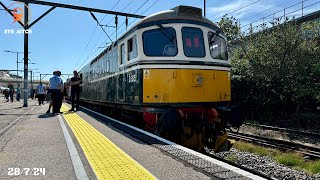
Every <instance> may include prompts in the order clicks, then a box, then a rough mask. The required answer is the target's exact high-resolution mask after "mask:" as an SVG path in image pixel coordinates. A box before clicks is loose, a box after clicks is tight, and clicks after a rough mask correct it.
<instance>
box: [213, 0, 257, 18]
mask: <svg viewBox="0 0 320 180" xmlns="http://www.w3.org/2000/svg"><path fill="white" fill-rule="evenodd" d="M259 1H261V0H257V1H254V2H252V3H250V4H247V5H245V6H242V7H240V8H238V9H236V10H233V11H231V12H229V13H226V14H227V15H230V14H233V13H235V12H237V11H240V10H242V9H245V8H247V7H249V6H251V5H253V4H256V3H258V2H259ZM222 17H223V16H221V17H219V18H216V19H214V20H213V21H216V20H218V19H221V18H222Z"/></svg>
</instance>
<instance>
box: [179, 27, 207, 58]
mask: <svg viewBox="0 0 320 180" xmlns="http://www.w3.org/2000/svg"><path fill="white" fill-rule="evenodd" d="M181 32H182V39H183V50H184V54H185V55H186V56H187V57H204V56H205V55H206V53H205V49H204V40H203V33H202V30H201V29H199V28H193V27H183V28H182V29H181Z"/></svg>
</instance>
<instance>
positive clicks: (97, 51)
mask: <svg viewBox="0 0 320 180" xmlns="http://www.w3.org/2000/svg"><path fill="white" fill-rule="evenodd" d="M148 1H149V0H146V1H144V3H142V4H141V5H140V7H139V8H138V9H137V10H135V11H134V12H133V14H135V13H137V12H138V11H139V10H140V9H141V8H142V7H143V6H144V5H145V4H146V3H147V2H148ZM158 1H159V0H157V1H156V2H155V3H153V5H151V6H149V8H148V9H150V8H151V7H152V6H154V5H155V4H156V3H157V2H158ZM127 6H128V5H127ZM125 8H126V7H125ZM125 8H124V9H125ZM148 9H147V10H148ZM144 12H146V11H144ZM144 12H143V13H144ZM143 13H141V15H143ZM124 24H125V22H124V23H123V24H121V25H120V26H119V28H121V27H122V26H123V25H124ZM124 29H125V28H124ZM124 29H123V30H122V31H121V32H123V31H124ZM121 32H120V33H121ZM120 33H119V34H120ZM114 34H115V31H114V32H113V33H112V34H111V35H110V36H111V37H112V36H113V35H114ZM106 43H107V41H104V42H103V43H102V44H101V45H100V46H103V45H105V44H106ZM99 50H100V51H99ZM102 51H103V49H102V50H101V49H99V48H96V50H95V51H94V52H95V55H94V56H93V57H95V56H97V55H98V54H100V53H101V52H102ZM90 57H92V56H90ZM88 59H89V57H88V58H87V60H88ZM91 59H92V58H91ZM87 60H86V61H87Z"/></svg>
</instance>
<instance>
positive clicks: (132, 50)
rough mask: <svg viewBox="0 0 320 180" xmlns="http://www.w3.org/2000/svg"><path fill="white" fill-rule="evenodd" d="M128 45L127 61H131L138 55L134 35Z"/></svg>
mask: <svg viewBox="0 0 320 180" xmlns="http://www.w3.org/2000/svg"><path fill="white" fill-rule="evenodd" d="M127 44H128V55H127V56H128V61H130V60H131V59H134V58H136V57H137V55H138V50H137V36H136V35H134V36H133V37H132V38H130V39H129V40H128V42H127Z"/></svg>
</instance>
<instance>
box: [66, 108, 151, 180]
mask: <svg viewBox="0 0 320 180" xmlns="http://www.w3.org/2000/svg"><path fill="white" fill-rule="evenodd" d="M61 110H62V111H63V112H64V113H63V116H64V117H65V119H66V121H67V123H68V124H69V126H70V128H71V130H72V131H73V133H74V134H75V136H76V138H77V140H78V142H79V144H80V146H81V148H82V149H83V151H84V154H85V155H86V157H87V159H88V161H89V163H90V165H91V167H92V169H93V171H94V172H95V174H96V176H97V178H98V179H108V180H109V179H143V180H144V179H156V178H155V177H154V176H153V175H152V174H151V173H150V172H148V171H147V170H146V169H145V168H143V167H142V166H141V165H140V164H139V163H138V162H136V161H135V160H133V159H132V158H131V157H130V156H129V155H127V154H126V153H125V152H123V151H122V150H121V149H120V148H118V147H117V146H116V145H115V144H113V143H112V142H111V141H110V140H109V139H108V138H106V137H105V136H104V135H103V134H101V133H100V132H99V131H97V130H96V129H95V128H94V127H92V126H91V125H90V124H89V123H87V122H86V121H85V120H83V119H82V118H81V117H80V116H79V115H77V114H76V113H73V112H72V113H69V112H68V107H67V106H66V105H63V106H62V109H61Z"/></svg>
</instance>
